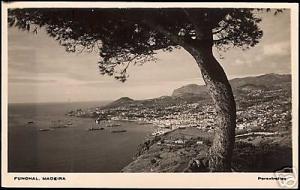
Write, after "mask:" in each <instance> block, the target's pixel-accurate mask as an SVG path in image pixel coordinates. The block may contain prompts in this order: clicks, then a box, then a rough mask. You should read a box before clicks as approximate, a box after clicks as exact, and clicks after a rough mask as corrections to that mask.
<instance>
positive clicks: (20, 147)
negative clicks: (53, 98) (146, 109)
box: [8, 102, 155, 173]
mask: <svg viewBox="0 0 300 190" xmlns="http://www.w3.org/2000/svg"><path fill="white" fill-rule="evenodd" d="M101 104H103V102H79V103H78V102H76V103H36V104H29V103H22V104H9V105H8V172H58V173H59V172H64V173H65V172H81V173H84V172H97V173H101V172H120V171H121V169H122V168H124V167H125V166H126V165H128V164H129V163H130V162H132V161H133V157H134V155H135V153H136V152H137V149H138V146H139V145H140V144H141V143H143V142H144V140H145V139H146V138H147V137H148V136H150V135H151V133H152V132H153V131H154V130H155V126H153V125H151V124H139V123H137V122H132V121H114V122H115V123H117V124H119V126H118V127H104V130H94V131H89V130H88V129H89V128H91V127H96V126H99V125H97V124H96V123H95V121H94V119H92V118H79V117H71V116H67V115H66V113H67V112H68V111H70V110H76V109H78V108H81V109H86V108H90V107H95V106H100V105H101ZM59 125H63V126H64V125H67V127H66V128H53V126H59ZM101 125H103V124H102V123H101V122H100V127H101ZM45 129H51V130H45ZM116 129H117V130H126V132H121V133H113V132H112V131H113V130H116Z"/></svg>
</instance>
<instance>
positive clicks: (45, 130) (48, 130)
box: [39, 128, 51, 131]
mask: <svg viewBox="0 0 300 190" xmlns="http://www.w3.org/2000/svg"><path fill="white" fill-rule="evenodd" d="M39 131H51V129H48V128H46V129H39Z"/></svg>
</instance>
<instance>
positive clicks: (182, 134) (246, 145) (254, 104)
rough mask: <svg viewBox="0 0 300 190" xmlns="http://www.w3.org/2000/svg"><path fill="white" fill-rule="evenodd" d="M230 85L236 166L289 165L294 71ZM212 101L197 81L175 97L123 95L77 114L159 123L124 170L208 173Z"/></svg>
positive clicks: (260, 168) (261, 168)
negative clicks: (232, 101) (292, 76)
mask: <svg viewBox="0 0 300 190" xmlns="http://www.w3.org/2000/svg"><path fill="white" fill-rule="evenodd" d="M230 83H231V85H232V89H233V93H234V96H235V100H236V105H237V120H236V122H237V127H236V148H235V154H234V158H233V159H234V163H233V166H234V170H235V171H241V172H245V171H246V172H249V171H252V172H254V171H255V172H260V171H265V172H272V171H276V170H278V169H281V168H282V167H286V166H291V165H292V155H291V152H292V151H291V147H292V146H291V128H292V127H291V126H292V122H291V118H292V116H291V105H292V104H291V75H278V74H267V75H261V76H257V77H246V78H236V79H232V80H231V81H230ZM212 103H213V102H212V101H211V98H210V97H209V95H208V94H207V93H206V89H205V86H199V85H195V84H193V85H186V86H183V87H181V88H179V89H176V90H174V93H173V95H172V96H162V97H159V98H153V99H147V100H132V99H131V98H127V97H123V98H120V99H118V100H116V101H114V102H112V103H110V104H108V105H107V106H105V107H99V108H97V109H96V110H92V109H90V110H87V111H83V110H81V111H80V112H75V113H74V115H75V116H78V117H94V118H95V117H98V118H102V119H104V120H128V121H136V122H138V123H141V125H142V126H145V125H143V123H144V124H145V123H147V124H149V123H150V124H152V125H154V126H156V127H157V131H155V132H154V133H153V134H152V136H151V137H150V138H149V139H146V140H145V142H144V143H143V144H141V146H140V147H139V149H138V150H137V154H136V157H135V160H134V161H133V162H132V163H130V164H129V165H128V166H126V167H125V168H124V169H123V170H122V171H123V172H195V171H196V172H199V171H206V170H205V168H203V167H202V166H201V165H205V163H206V161H205V159H204V160H203V157H204V158H205V152H207V150H208V148H209V147H210V145H211V142H212V137H213V136H214V135H213V133H214V129H215V127H216V122H215V120H216V112H215V107H214V106H213V104H212ZM142 126H141V127H142ZM199 164H200V165H199ZM195 166H196V167H195Z"/></svg>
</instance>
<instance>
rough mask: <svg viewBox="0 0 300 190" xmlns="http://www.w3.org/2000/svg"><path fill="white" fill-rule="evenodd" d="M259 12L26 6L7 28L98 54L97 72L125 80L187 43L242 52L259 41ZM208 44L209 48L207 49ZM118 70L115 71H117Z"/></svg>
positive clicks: (12, 11) (69, 48)
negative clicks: (135, 68) (132, 68)
mask: <svg viewBox="0 0 300 190" xmlns="http://www.w3.org/2000/svg"><path fill="white" fill-rule="evenodd" d="M257 11H259V10H257V9H233V8H222V9H221V8H218V9H212V8H168V9H157V8H156V9H152V8H147V9H145V8H143V9H141V8H139V9H138V8H120V9H100V8H99V9H96V8H80V9H78V8H76V9H75V8H72V9H71V8H69V9H66V8H35V9H32V8H28V9H10V10H9V12H8V23H9V26H17V27H18V28H20V29H23V30H28V31H33V32H37V28H38V27H45V28H46V31H47V33H48V34H49V35H50V36H51V37H53V38H55V39H56V40H58V41H59V43H60V44H61V45H63V46H65V47H66V50H67V51H68V52H76V51H79V52H81V51H83V50H87V51H93V50H94V49H97V50H100V51H99V54H100V57H101V59H100V61H99V69H100V71H101V73H102V74H107V75H110V76H112V75H114V77H115V78H116V79H119V80H121V81H125V80H126V77H127V74H126V70H127V68H128V66H129V64H130V63H133V64H137V63H139V64H141V63H144V62H146V61H149V60H153V59H154V56H153V55H154V54H155V51H156V50H161V49H162V50H164V51H172V50H173V49H174V48H178V47H183V48H185V46H186V45H188V44H195V45H197V44H200V45H201V44H208V45H209V46H212V45H215V46H216V47H218V48H226V47H231V46H236V47H241V48H243V49H245V48H249V47H252V46H255V45H256V44H257V43H258V42H259V40H260V38H261V37H262V34H263V32H262V30H261V29H260V28H259V27H258V23H259V22H260V21H261V19H260V18H259V17H258V16H257V14H256V13H257ZM209 46H208V47H209ZM117 68H119V70H117Z"/></svg>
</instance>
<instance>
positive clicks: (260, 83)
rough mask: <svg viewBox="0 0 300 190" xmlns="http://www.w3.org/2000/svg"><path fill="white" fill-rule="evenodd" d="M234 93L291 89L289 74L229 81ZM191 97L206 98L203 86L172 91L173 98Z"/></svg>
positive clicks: (188, 86)
mask: <svg viewBox="0 0 300 190" xmlns="http://www.w3.org/2000/svg"><path fill="white" fill-rule="evenodd" d="M229 82H230V84H231V87H232V90H233V92H234V93H238V92H240V90H258V89H261V90H271V89H272V90H277V89H286V90H289V89H290V87H291V75H290V74H283V75H280V74H273V73H271V74H265V75H261V76H254V77H245V78H235V79H232V80H230V81H229ZM191 95H198V96H200V97H207V95H208V94H207V90H206V87H205V86H204V85H197V84H189V85H186V86H183V87H181V88H178V89H175V90H174V91H173V94H172V96H173V97H186V96H191Z"/></svg>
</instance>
